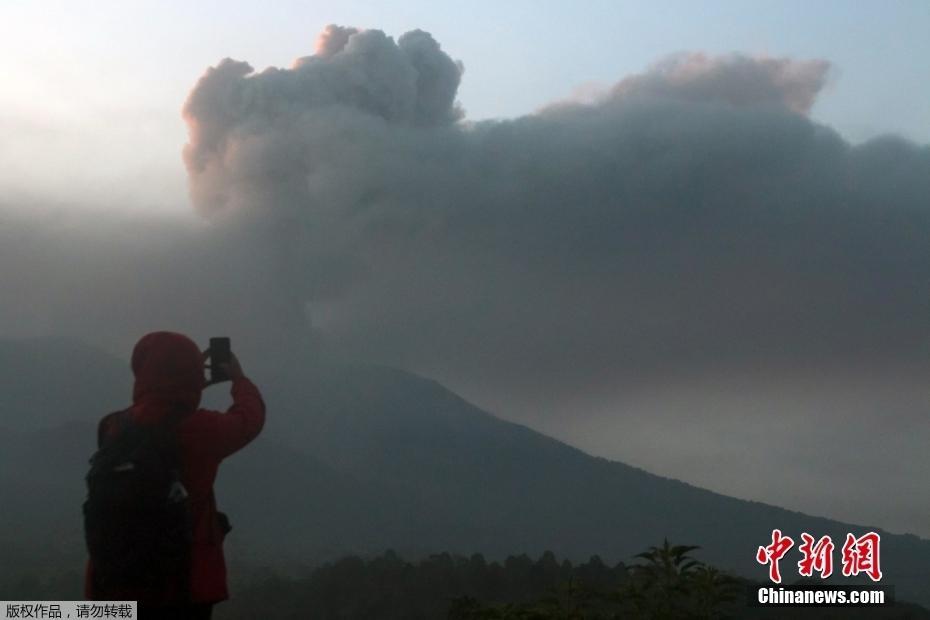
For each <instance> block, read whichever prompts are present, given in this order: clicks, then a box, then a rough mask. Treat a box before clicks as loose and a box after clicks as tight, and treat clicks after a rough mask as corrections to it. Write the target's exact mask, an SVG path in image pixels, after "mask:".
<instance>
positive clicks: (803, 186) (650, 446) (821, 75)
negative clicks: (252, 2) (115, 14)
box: [185, 28, 930, 528]
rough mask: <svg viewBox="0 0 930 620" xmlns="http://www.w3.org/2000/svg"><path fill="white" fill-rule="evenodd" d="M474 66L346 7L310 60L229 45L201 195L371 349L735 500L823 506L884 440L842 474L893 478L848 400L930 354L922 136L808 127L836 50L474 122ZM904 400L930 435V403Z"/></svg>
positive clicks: (335, 338)
mask: <svg viewBox="0 0 930 620" xmlns="http://www.w3.org/2000/svg"><path fill="white" fill-rule="evenodd" d="M461 74H462V70H461V65H459V64H458V63H456V62H454V61H453V60H452V59H451V58H449V57H448V56H447V55H446V54H445V53H444V52H443V51H442V50H441V48H440V47H439V45H438V44H436V42H435V41H433V40H432V39H431V38H430V37H429V35H426V34H425V33H422V32H415V33H411V34H407V35H404V36H403V37H401V38H400V39H398V41H397V42H396V43H395V42H393V41H392V40H391V39H390V38H388V37H386V36H385V35H383V34H382V33H380V32H377V31H355V30H352V29H341V28H330V29H329V30H328V31H327V32H326V33H324V35H323V37H322V38H321V42H320V44H319V46H318V51H317V53H316V54H315V55H313V56H310V57H307V58H302V59H300V60H299V61H298V62H297V63H295V65H294V67H293V68H292V69H285V70H276V69H269V70H266V71H264V72H261V73H255V72H253V71H252V70H251V69H250V68H249V67H248V65H245V64H244V63H236V62H233V61H228V60H227V61H224V62H223V63H221V64H220V65H219V66H218V67H216V68H214V69H211V70H209V71H208V72H207V74H206V75H205V76H204V77H203V78H202V80H201V81H200V82H199V83H198V84H197V86H196V87H195V88H194V91H193V92H192V94H191V97H190V100H189V101H188V104H187V106H186V107H185V118H186V119H187V121H188V124H189V127H190V131H191V140H190V144H189V145H188V147H187V150H186V158H187V159H186V161H187V164H188V171H189V174H190V184H191V195H192V197H193V199H194V203H195V206H196V208H197V209H198V211H199V212H201V213H202V214H205V215H207V216H208V217H209V218H212V219H214V220H216V221H220V220H223V221H225V220H227V219H229V220H241V221H244V222H251V223H250V224H249V225H250V226H253V225H258V224H257V223H259V222H263V223H265V225H266V226H270V227H271V228H272V229H274V228H275V227H277V228H278V229H279V231H280V234H278V235H277V236H276V237H275V235H274V234H272V237H275V238H277V239H278V242H277V243H276V244H275V248H274V252H277V253H278V256H279V258H278V259H277V260H278V261H279V262H280V263H281V264H282V265H287V266H288V268H287V269H285V270H282V271H281V272H280V273H279V277H280V282H281V286H282V288H283V289H285V290H288V291H290V292H291V293H292V294H293V295H294V297H295V298H296V299H299V300H302V302H303V303H304V305H305V306H306V308H308V309H309V316H310V320H311V322H312V323H313V325H314V326H315V327H316V328H317V329H319V330H320V332H321V333H322V334H323V335H324V337H325V339H326V340H327V341H328V342H330V343H334V345H335V346H336V347H337V349H341V350H343V351H345V352H348V353H349V354H351V355H355V356H358V357H362V358H367V359H376V360H380V361H384V362H387V363H392V364H399V365H402V366H405V367H407V368H411V369H414V370H417V371H420V372H423V373H424V374H427V375H430V376H434V377H438V378H440V379H442V380H444V381H446V382H447V383H448V384H450V385H451V386H452V387H454V388H457V389H459V390H461V391H462V392H463V393H464V394H465V395H466V396H468V397H470V398H472V399H474V400H476V401H477V402H478V403H479V404H484V405H488V406H491V407H492V408H494V409H495V410H497V411H499V412H501V413H502V414H503V415H506V416H509V417H512V418H516V419H520V420H523V421H526V422H528V423H530V424H531V425H533V426H536V427H538V428H543V429H544V430H546V431H548V432H551V433H553V434H555V435H557V436H561V437H566V438H569V439H570V440H571V441H573V442H574V443H576V444H577V445H582V446H584V447H589V448H591V449H593V450H596V451H597V452H598V453H600V454H605V455H609V456H613V457H616V458H623V459H627V460H630V461H632V462H634V463H636V464H639V465H642V466H645V467H647V468H650V469H654V470H659V471H662V472H663V473H666V474H668V475H673V476H680V477H684V478H689V476H691V477H696V480H697V481H698V482H700V483H702V484H707V485H708V486H711V487H713V488H717V489H719V490H722V491H726V492H732V493H737V494H740V495H743V496H749V497H754V498H756V499H765V498H766V497H778V498H779V501H781V502H783V503H785V504H786V505H789V506H791V507H796V508H804V507H805V506H808V507H813V506H816V507H817V508H811V509H819V507H820V506H821V503H818V500H817V499H816V498H815V495H816V489H822V488H824V485H829V484H836V483H838V482H837V481H838V480H839V478H838V476H840V475H841V474H840V473H838V472H837V471H835V470H834V469H835V466H834V465H831V463H838V462H846V461H847V460H848V455H847V454H846V453H845V452H844V450H848V449H849V446H869V445H871V446H873V448H875V449H874V450H872V451H871V452H870V453H868V454H867V455H866V456H864V457H863V458H862V461H861V462H860V465H859V466H858V467H857V468H856V469H855V472H853V470H849V472H848V475H855V476H856V479H857V480H859V481H860V482H861V483H862V484H863V485H866V486H867V485H870V484H871V485H873V487H874V486H876V485H877V486H882V487H883V488H889V489H890V488H891V486H889V485H888V481H887V480H884V479H882V478H881V474H880V472H881V471H883V470H882V465H881V464H882V463H883V462H885V460H886V459H887V458H888V457H889V450H891V449H890V448H888V449H885V448H884V447H881V446H877V447H876V444H875V442H874V437H875V430H874V429H875V428H876V425H878V426H881V425H882V424H883V422H881V420H883V419H884V418H883V416H884V415H886V414H885V412H883V411H880V410H878V409H875V410H870V412H864V411H862V407H857V408H856V409H855V411H856V413H855V416H854V421H852V420H851V419H850V418H849V415H852V414H850V413H849V412H850V411H851V409H850V408H849V404H850V403H860V404H861V403H864V402H866V400H864V399H862V398H857V397H855V396H854V395H853V391H854V390H853V387H852V384H851V383H849V381H850V377H858V379H855V380H853V381H854V382H858V383H860V384H865V383H866V382H868V381H878V382H879V383H880V384H881V385H884V386H885V387H887V386H888V385H890V384H889V383H888V381H891V379H888V380H887V381H885V382H884V383H882V380H881V379H873V377H885V378H886V379H887V378H889V377H895V376H900V377H915V376H921V372H922V371H921V369H924V368H926V364H925V363H924V362H923V361H922V360H923V358H924V357H925V354H926V345H925V343H926V342H927V341H928V336H930V333H928V329H927V326H928V324H927V318H926V317H928V316H930V298H928V296H927V295H926V283H927V282H928V281H930V245H928V243H927V238H928V233H930V209H928V199H927V196H930V149H928V147H926V146H919V145H916V144H912V143H909V142H907V141H906V140H903V139H900V138H892V137H885V138H880V139H876V140H873V141H871V142H868V143H865V144H862V145H858V146H853V145H850V144H849V143H847V142H846V141H844V140H843V139H842V138H841V137H840V136H839V135H838V134H837V133H836V132H834V131H833V130H831V129H830V128H829V127H826V126H823V125H819V124H817V123H815V122H813V121H811V120H810V118H808V117H807V115H806V114H807V112H808V111H809V110H810V109H811V107H812V106H813V105H814V103H815V100H816V97H817V95H818V93H819V92H820V91H821V89H822V88H823V87H824V85H825V83H826V81H827V79H828V78H829V75H830V67H829V65H828V63H827V62H825V61H822V60H794V59H785V58H758V57H749V56H744V55H739V54H732V55H728V56H723V57H712V56H707V55H704V54H679V55H676V56H673V57H670V58H669V59H666V60H664V61H661V62H659V63H657V64H655V65H654V66H652V67H650V68H648V69H647V70H646V71H645V72H644V73H642V74H639V75H634V76H630V77H627V78H625V79H623V80H621V81H620V82H619V83H617V84H616V85H615V86H614V87H612V88H610V89H607V90H606V91H605V92H604V93H603V94H602V95H601V96H598V97H594V98H591V100H589V101H588V102H585V103H579V102H577V101H575V102H573V101H565V102H555V103H554V104H552V105H550V106H548V107H546V108H544V109H542V110H541V111H539V112H537V113H535V114H531V115H527V116H523V117H519V118H516V119H512V120H504V121H490V122H481V123H470V122H467V121H464V120H462V119H461V112H460V110H459V108H458V107H457V106H456V105H455V103H454V101H455V89H456V86H457V85H458V81H459V78H460V77H461ZM269 223H270V224H269ZM735 376H740V377H748V378H747V379H745V380H741V383H740V386H745V385H751V386H753V387H752V388H751V389H749V388H747V389H743V387H739V386H736V385H735V384H734V383H733V381H732V380H731V378H732V377H735ZM799 376H800V377H808V376H822V377H823V381H822V382H821V385H829V386H830V389H829V390H827V395H824V394H823V393H821V392H820V391H818V392H816V393H815V392H813V391H810V390H808V389H807V388H805V387H803V385H802V386H800V387H799V381H801V380H800V379H799V378H798V377H799ZM842 385H850V390H853V391H850V392H843V390H842V389H841V388H840V387H838V386H842ZM907 385H908V386H909V387H906V388H902V389H904V391H905V392H907V393H910V394H914V393H917V392H918V391H919V390H918V386H916V385H914V384H912V383H908V384H907ZM896 389H897V388H896ZM747 390H748V391H747ZM899 391H900V390H899ZM753 394H756V395H758V396H759V398H764V399H765V403H767V404H765V403H759V405H758V406H748V405H747V404H746V403H752V402H753V398H754V396H753ZM772 394H776V395H778V396H777V397H774V396H772V397H771V398H770V397H769V396H771V395H772ZM798 394H801V395H802V396H798ZM804 394H806V396H804ZM683 395H684V396H683ZM766 395H769V396H766ZM868 402H873V403H874V401H872V400H870V401H868ZM825 403H832V405H826V404H825ZM786 407H787V408H790V416H789V417H786V418H785V421H786V422H785V423H786V424H789V423H791V422H790V421H791V420H799V419H801V420H803V419H815V420H818V423H817V424H818V426H817V428H821V429H824V430H823V431H822V432H818V433H819V434H818V439H817V441H816V442H815V443H816V445H818V446H820V448H819V450H815V451H811V450H809V449H808V448H807V447H808V446H811V445H812V444H811V441H812V440H810V439H805V434H806V433H807V432H808V431H809V429H808V430H807V431H806V430H805V427H804V426H803V425H796V426H792V428H793V429H794V430H793V431H791V432H787V431H786V432H785V433H780V434H778V435H771V439H772V441H770V442H768V443H767V444H760V443H758V442H756V443H755V444H753V445H754V448H753V451H750V452H745V453H741V454H745V457H740V458H738V459H737V458H736V457H733V453H732V451H730V450H728V449H725V447H726V446H727V445H729V444H728V440H727V439H726V437H724V436H722V435H721V433H726V432H727V431H728V430H729V429H734V430H733V431H732V432H733V433H734V434H733V437H731V439H733V438H734V437H743V440H745V439H746V438H748V437H755V435H753V433H754V431H753V429H759V428H769V426H770V425H771V424H772V422H771V419H770V416H771V415H773V411H776V410H782V409H785V408H786ZM830 407H832V410H831V409H830ZM785 411H786V413H785V414H786V415H787V413H788V412H787V410H785ZM896 411H897V414H896V415H898V416H902V417H901V418H900V419H899V422H898V423H899V424H903V425H904V426H905V427H907V428H908V429H909V430H908V432H909V433H910V435H909V436H910V437H917V438H918V439H919V438H921V437H922V438H923V439H930V437H926V435H925V434H919V433H918V434H914V428H915V427H914V423H916V422H917V421H918V420H920V419H922V418H923V417H924V416H925V413H926V407H925V404H923V403H918V402H914V403H913V407H912V408H911V409H909V410H908V409H907V408H906V407H902V406H901V404H900V402H898V403H897V404H896ZM847 414H848V415H847ZM844 416H845V417H844ZM597 429H611V430H610V431H609V432H607V433H606V434H605V433H602V432H600V431H598V430H597ZM682 429H691V430H690V431H689V436H690V437H692V438H694V437H701V438H702V439H701V440H700V441H697V442H696V443H694V444H693V445H691V444H688V440H687V439H683V438H682V436H681V434H680V431H681V430H682ZM701 429H703V431H701ZM709 429H710V430H709ZM736 429H743V431H745V432H743V431H738V432H737V430H736ZM827 429H829V432H828V431H827ZM708 433H709V434H708ZM823 433H827V435H828V436H822V435H823ZM714 437H717V440H716V441H715V440H714ZM792 440H794V441H796V442H797V444H796V445H791V444H790V442H791V441H792ZM741 441H742V440H741ZM915 441H916V440H915ZM918 443H919V442H918ZM688 445H691V448H692V449H684V448H683V446H688ZM908 445H909V446H910V447H904V448H902V447H901V446H897V447H896V448H894V451H903V452H907V453H912V452H914V450H916V449H917V448H916V445H917V444H913V445H911V444H908ZM798 446H802V447H798ZM669 454H675V455H678V456H677V458H670V457H669ZM715 454H716V455H720V456H721V458H725V459H727V460H726V462H725V463H724V462H721V463H719V464H718V465H715V466H705V465H702V464H703V463H706V462H707V459H708V458H713V455H715ZM781 462H785V463H787V462H790V463H792V467H791V468H790V469H786V470H784V471H785V478H784V479H783V480H781V482H779V481H778V480H773V479H772V478H771V476H772V463H781ZM831 467H834V469H831ZM728 471H740V472H743V473H745V474H746V475H744V476H741V477H739V480H734V479H733V478H732V476H731V477H729V478H728V477H727V475H725V474H726V472H728ZM699 472H705V473H706V476H704V475H702V474H700V473H699ZM868 472H874V474H872V476H874V477H869V475H868ZM759 480H766V482H765V483H764V484H763V483H757V482H756V481H759ZM715 481H719V482H715ZM830 481H833V482H830ZM715 484H717V486H715ZM844 484H845V483H844ZM780 485H782V486H780ZM782 488H784V489H789V490H787V491H784V492H781V491H779V489H782ZM889 493H891V491H889ZM792 497H794V498H797V502H796V503H792ZM869 502H871V503H872V505H873V506H874V505H877V503H881V502H884V505H885V506H897V505H898V504H896V503H895V502H896V498H895V496H894V494H893V493H891V495H888V494H885V495H883V496H882V498H881V499H880V500H877V499H876V498H875V497H870V498H866V497H865V495H863V496H862V497H859V498H858V499H856V500H850V504H849V505H850V506H853V505H855V506H856V508H855V511H854V512H855V514H858V515H861V518H863V519H872V518H873V515H874V516H875V518H876V520H882V522H883V523H886V524H889V526H891V527H895V526H898V527H901V528H913V527H915V526H914V524H915V523H917V519H915V518H913V514H914V513H913V511H912V509H911V508H907V507H905V506H904V505H903V504H901V509H900V511H899V512H895V510H896V509H892V508H889V509H888V510H887V511H886V512H881V509H878V508H876V509H874V510H873V511H871V512H870V511H869V510H868V509H866V508H863V506H866V505H868V504H869ZM892 513H893V514H894V516H893V517H889V516H888V515H889V514H892Z"/></svg>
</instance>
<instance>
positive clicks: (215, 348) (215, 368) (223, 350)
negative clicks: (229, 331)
mask: <svg viewBox="0 0 930 620" xmlns="http://www.w3.org/2000/svg"><path fill="white" fill-rule="evenodd" d="M230 351H231V349H230V347H229V338H226V337H220V338H210V382H211V383H217V382H220V381H229V375H228V374H226V371H225V370H223V369H222V368H220V364H228V363H229V361H230V359H231V353H230Z"/></svg>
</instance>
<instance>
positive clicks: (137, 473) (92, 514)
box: [84, 410, 193, 596]
mask: <svg viewBox="0 0 930 620" xmlns="http://www.w3.org/2000/svg"><path fill="white" fill-rule="evenodd" d="M114 415H115V422H116V423H117V431H116V433H115V435H112V436H110V437H109V438H106V437H102V436H98V450H97V452H96V453H94V455H93V456H92V457H91V459H90V471H89V472H88V474H87V500H86V501H85V502H84V537H85V540H86V542H87V550H88V552H89V553H90V557H91V560H92V562H93V566H94V586H95V588H96V589H97V591H98V592H100V593H103V594H106V593H107V592H114V591H115V592H120V591H125V590H127V589H143V590H146V591H151V592H160V591H164V589H165V588H171V586H169V585H168V584H175V585H174V586H173V588H172V589H174V590H178V589H179V590H180V592H179V593H180V594H181V595H182V596H184V595H186V592H187V588H188V586H189V570H190V548H191V539H192V529H193V528H192V520H191V510H190V500H189V498H188V495H187V491H186V489H185V488H184V485H183V484H182V483H181V480H180V474H179V472H180V448H179V445H178V440H177V433H176V427H169V426H148V425H147V426H143V425H140V424H138V423H136V422H135V421H133V419H132V417H131V416H130V415H129V411H128V410H127V411H121V412H118V413H116V414H114Z"/></svg>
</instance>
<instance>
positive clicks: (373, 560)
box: [0, 542, 930, 620]
mask: <svg viewBox="0 0 930 620" xmlns="http://www.w3.org/2000/svg"><path fill="white" fill-rule="evenodd" d="M0 551H7V552H10V553H6V554H5V555H4V556H3V560H4V561H2V562H0V599H2V600H75V599H79V598H81V583H82V579H83V576H82V574H81V571H80V570H79V568H78V567H79V566H80V562H78V561H77V558H76V557H74V556H70V554H69V557H68V558H67V561H64V560H65V559H66V558H63V557H62V556H58V557H57V558H54V557H37V556H32V557H29V556H23V555H19V556H17V555H15V554H13V553H12V551H14V549H13V548H12V547H6V548H5V547H3V546H0ZM696 554H700V551H699V550H698V549H697V548H696V547H689V546H680V545H673V544H669V543H668V542H664V543H662V544H660V545H658V546H656V547H651V548H650V549H649V550H647V551H645V552H643V553H641V554H639V555H638V556H637V557H636V558H634V561H633V562H632V563H630V564H629V565H627V564H623V563H618V564H615V565H609V564H607V563H605V562H603V561H602V560H601V559H600V558H598V557H597V556H595V557H592V558H591V559H589V560H588V561H587V562H584V563H578V564H572V563H571V562H569V561H567V560H559V559H558V558H557V557H556V556H555V555H554V554H552V553H549V552H547V553H544V554H543V555H542V556H540V557H539V558H536V559H532V558H530V557H528V556H526V555H519V556H511V557H508V558H507V559H506V560H504V561H503V562H497V561H487V560H486V559H485V558H484V557H483V556H481V555H478V554H475V555H472V556H470V557H466V556H461V555H452V554H449V553H440V554H434V555H431V556H429V557H427V558H424V559H421V560H419V561H416V562H409V561H405V560H404V559H402V558H401V557H399V556H398V555H397V554H396V553H394V552H393V551H388V552H386V553H383V554H381V555H379V556H375V557H370V558H364V559H363V558H360V557H357V556H350V557H344V558H342V559H340V560H336V561H334V562H329V563H327V564H323V565H321V566H318V567H316V568H313V569H307V570H306V571H304V572H303V573H300V572H297V573H291V574H283V573H280V572H277V571H275V570H272V569H263V570H245V568H244V567H242V566H239V567H235V568H234V569H233V570H232V572H231V579H232V588H231V589H232V596H233V598H232V599H231V600H230V601H227V602H225V603H223V604H221V605H219V606H218V607H217V609H216V613H215V614H214V617H215V618H216V620H246V619H248V620H259V619H261V620H265V619H268V620H276V619H282V620H290V619H293V620H297V619H299V620H330V619H340V620H427V619H429V620H432V619H448V620H549V619H558V620H580V619H584V620H606V619H627V618H629V619H632V620H636V619H639V618H650V619H666V620H679V619H681V620H684V619H699V618H701V619H710V618H734V619H738V618H750V619H752V618H801V619H805V618H811V619H826V618H831V619H833V618H835V619H840V618H853V619H855V618H887V619H900V620H904V619H927V620H930V611H927V610H926V609H924V608H922V607H919V606H917V605H914V604H911V603H906V602H902V601H898V602H897V603H896V604H894V605H893V606H888V607H883V608H874V607H873V608H851V607H845V608H840V607H832V608H828V607H820V608H798V607H793V608H785V607H781V608H768V609H766V608H761V607H751V606H749V605H748V603H749V600H750V599H749V596H750V591H752V592H754V591H755V588H756V587H758V586H759V585H763V584H761V583H758V582H753V581H750V580H747V579H742V578H737V577H733V576H731V575H729V574H726V573H724V572H722V571H719V570H717V569H716V568H714V567H713V566H708V565H706V564H704V563H702V562H700V561H698V560H696V559H695V558H694V556H695V555H696ZM5 560H10V561H9V562H7V561H5ZM72 560H74V561H72ZM62 565H69V566H72V568H71V569H68V570H61V568H60V567H61V566H62ZM55 566H57V567H59V568H55V569H52V568H49V567H55ZM43 567H45V569H43ZM789 581H790V579H789ZM837 583H843V584H848V583H849V582H848V581H845V580H844V581H839V582H837Z"/></svg>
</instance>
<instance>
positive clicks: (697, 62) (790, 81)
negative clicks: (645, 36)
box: [611, 53, 830, 113]
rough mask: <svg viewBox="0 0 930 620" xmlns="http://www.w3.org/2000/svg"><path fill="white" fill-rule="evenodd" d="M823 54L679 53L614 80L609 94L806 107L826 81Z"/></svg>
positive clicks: (614, 95) (792, 107) (810, 103)
mask: <svg viewBox="0 0 930 620" xmlns="http://www.w3.org/2000/svg"><path fill="white" fill-rule="evenodd" d="M829 68H830V64H829V63H828V62H826V61H824V60H809V61H797V60H792V59H789V58H750V57H747V56H742V55H739V54H732V55H730V56H723V57H717V58H715V57H711V56H708V55H706V54H701V53H692V54H678V55H674V56H671V57H669V58H667V59H665V60H663V61H662V62H660V63H657V64H656V65H654V66H653V67H652V68H651V69H650V70H649V71H647V72H646V73H644V74H641V75H635V76H631V77H628V78H626V79H624V80H622V81H621V82H620V83H618V84H617V85H616V86H614V88H613V89H612V91H611V96H613V97H618V98H627V97H631V96H647V97H665V98H672V99H678V100H681V101H705V102H724V103H730V104H732V105H737V106H745V105H764V104H773V105H783V106H785V107H788V108H790V109H792V110H794V111H796V112H800V113H807V112H808V111H810V109H811V106H812V105H813V104H814V99H815V98H816V97H817V94H818V93H819V92H820V90H821V89H822V88H823V87H824V85H825V84H826V80H827V76H828V71H829Z"/></svg>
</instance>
